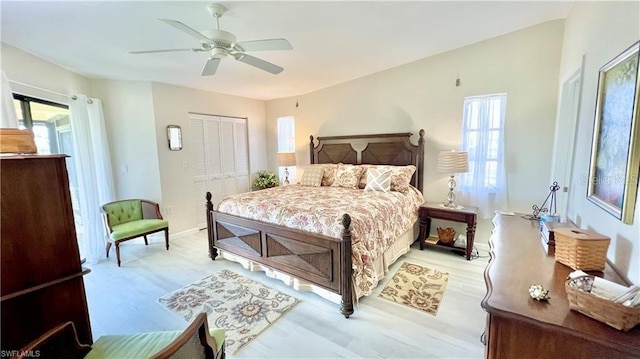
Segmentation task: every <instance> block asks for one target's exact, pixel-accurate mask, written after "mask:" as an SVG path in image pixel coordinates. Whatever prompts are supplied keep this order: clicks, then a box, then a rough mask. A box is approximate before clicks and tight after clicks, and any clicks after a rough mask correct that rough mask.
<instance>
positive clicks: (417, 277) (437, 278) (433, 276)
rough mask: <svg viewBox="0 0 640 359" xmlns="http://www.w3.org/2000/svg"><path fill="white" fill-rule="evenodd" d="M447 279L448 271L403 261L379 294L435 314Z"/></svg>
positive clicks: (387, 298)
mask: <svg viewBox="0 0 640 359" xmlns="http://www.w3.org/2000/svg"><path fill="white" fill-rule="evenodd" d="M448 280H449V273H444V272H440V271H439V270H437V269H431V268H427V267H422V266H419V265H417V264H411V263H407V262H404V263H402V266H401V267H400V268H399V269H398V271H397V272H396V274H394V275H393V277H392V278H391V280H389V283H387V285H386V286H385V287H384V289H383V290H382V292H381V293H380V295H379V296H380V297H382V298H384V299H386V300H390V301H392V302H396V303H400V304H403V305H406V306H408V307H412V308H416V309H419V310H422V311H425V312H427V313H429V314H431V315H436V314H438V307H439V306H440V303H441V302H442V296H443V295H444V291H445V289H446V288H447V281H448Z"/></svg>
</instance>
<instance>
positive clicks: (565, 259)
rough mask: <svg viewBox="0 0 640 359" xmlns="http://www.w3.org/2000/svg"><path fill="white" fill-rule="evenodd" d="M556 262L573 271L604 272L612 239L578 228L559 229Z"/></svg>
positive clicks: (556, 232) (555, 233)
mask: <svg viewBox="0 0 640 359" xmlns="http://www.w3.org/2000/svg"><path fill="white" fill-rule="evenodd" d="M554 237H555V241H556V251H555V258H556V261H558V262H560V263H562V264H564V265H566V266H569V267H571V268H573V269H581V270H583V271H589V270H598V271H603V270H604V266H605V261H606V259H607V249H608V248H609V241H610V238H609V237H606V236H603V235H601V234H599V233H596V232H593V231H587V230H584V229H578V228H557V229H555V230H554Z"/></svg>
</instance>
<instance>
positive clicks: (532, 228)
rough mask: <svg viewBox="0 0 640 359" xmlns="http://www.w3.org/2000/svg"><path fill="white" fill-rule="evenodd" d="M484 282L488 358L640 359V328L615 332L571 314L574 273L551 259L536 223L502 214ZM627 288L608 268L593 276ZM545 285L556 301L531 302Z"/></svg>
mask: <svg viewBox="0 0 640 359" xmlns="http://www.w3.org/2000/svg"><path fill="white" fill-rule="evenodd" d="M494 226H495V228H494V231H493V235H492V236H491V239H490V240H489V245H490V247H491V252H490V261H489V265H488V266H487V269H486V270H485V273H484V277H485V282H486V285H487V295H486V296H485V298H484V299H483V300H482V304H481V305H482V308H484V310H486V311H487V313H488V315H487V329H486V334H487V347H486V357H487V358H640V327H636V328H635V329H632V330H631V331H629V332H622V331H619V330H616V329H614V328H612V327H610V326H608V325H606V324H604V323H601V322H599V321H597V320H595V319H591V318H589V317H587V316H586V315H583V314H581V313H579V312H576V311H572V310H570V309H569V302H568V301H567V295H566V292H565V290H564V283H565V281H566V278H567V275H568V274H569V273H570V272H571V271H572V270H571V268H569V267H567V266H565V265H563V264H560V263H557V262H556V261H555V258H554V256H553V255H547V254H546V253H545V251H544V250H543V248H542V244H541V243H540V242H541V241H540V230H539V224H538V222H537V221H530V220H526V219H523V218H521V217H520V216H518V215H516V216H506V215H501V214H497V215H496V217H495V218H494ZM590 274H594V275H599V276H602V277H604V278H606V279H608V280H611V281H615V282H617V283H622V284H624V281H623V280H622V279H621V278H620V277H619V276H618V275H617V274H615V272H613V270H612V269H611V267H610V266H609V265H607V267H606V268H605V271H604V273H603V272H590ZM533 284H541V285H542V286H544V287H545V288H546V289H548V290H549V295H550V297H551V299H550V300H549V301H548V302H538V301H536V300H533V299H531V297H530V296H529V292H528V289H529V287H530V286H531V285H533Z"/></svg>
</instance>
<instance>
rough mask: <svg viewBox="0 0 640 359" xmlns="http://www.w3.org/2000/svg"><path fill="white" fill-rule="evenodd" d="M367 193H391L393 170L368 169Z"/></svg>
mask: <svg viewBox="0 0 640 359" xmlns="http://www.w3.org/2000/svg"><path fill="white" fill-rule="evenodd" d="M364 190H365V191H380V192H389V191H391V170H388V169H387V170H381V169H377V168H367V186H366V187H365V188H364Z"/></svg>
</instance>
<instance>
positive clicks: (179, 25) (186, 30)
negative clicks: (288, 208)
mask: <svg viewBox="0 0 640 359" xmlns="http://www.w3.org/2000/svg"><path fill="white" fill-rule="evenodd" d="M158 20H160V21H162V22H164V23H165V24H168V25H171V26H173V27H175V28H176V29H178V30H180V31H182V32H184V33H186V34H188V35H190V36H193V37H195V38H196V39H198V40H200V41H204V42H206V43H211V39H209V38H208V37H206V36H204V35H202V34H201V33H200V32H198V31H197V30H195V29H193V28H191V27H189V26H187V25H185V24H183V23H181V22H180V21H177V20H171V19H158Z"/></svg>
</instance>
